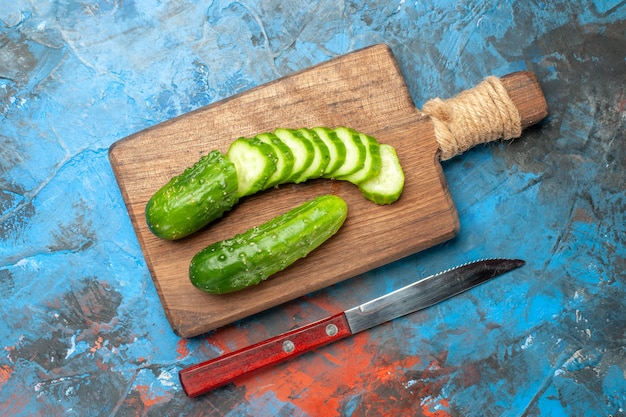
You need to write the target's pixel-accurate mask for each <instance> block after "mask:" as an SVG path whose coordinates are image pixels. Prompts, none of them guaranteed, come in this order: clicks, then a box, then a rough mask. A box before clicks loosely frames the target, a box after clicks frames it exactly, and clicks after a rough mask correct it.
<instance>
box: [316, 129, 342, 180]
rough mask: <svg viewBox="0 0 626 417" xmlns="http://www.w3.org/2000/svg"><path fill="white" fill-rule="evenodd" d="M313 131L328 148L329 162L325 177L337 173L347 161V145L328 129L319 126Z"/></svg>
mask: <svg viewBox="0 0 626 417" xmlns="http://www.w3.org/2000/svg"><path fill="white" fill-rule="evenodd" d="M311 130H312V131H314V132H315V133H317V136H318V137H319V138H320V140H322V141H323V142H324V143H325V144H326V147H327V148H328V157H329V161H328V165H327V166H326V170H325V172H324V175H326V174H327V173H328V172H333V171H336V170H337V169H339V167H340V166H341V165H343V163H344V161H345V160H346V145H344V144H343V142H342V141H341V140H340V139H339V137H337V134H336V133H335V131H334V130H332V129H330V128H328V127H322V126H317V127H314V128H312V129H311Z"/></svg>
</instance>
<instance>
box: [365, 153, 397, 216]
mask: <svg viewBox="0 0 626 417" xmlns="http://www.w3.org/2000/svg"><path fill="white" fill-rule="evenodd" d="M380 157H381V163H382V166H381V169H380V172H379V173H378V175H376V176H375V177H373V178H370V179H368V180H365V181H363V182H361V183H360V184H359V185H358V186H359V190H361V193H363V196H364V197H365V198H367V199H368V200H370V201H372V202H374V203H376V204H391V203H393V202H395V201H397V200H398V199H399V198H400V195H401V194H402V189H403V188H404V172H403V171H402V166H401V165H400V160H399V159H398V155H397V154H396V150H395V149H394V148H393V147H392V146H390V145H387V144H380Z"/></svg>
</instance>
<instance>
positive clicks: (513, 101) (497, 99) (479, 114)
mask: <svg viewBox="0 0 626 417" xmlns="http://www.w3.org/2000/svg"><path fill="white" fill-rule="evenodd" d="M422 112H423V113H425V114H426V115H428V116H430V118H431V120H432V122H433V126H434V130H435V137H436V139H437V142H438V143H439V147H440V149H441V159H442V160H447V159H450V158H452V157H454V156H456V155H459V154H461V153H463V152H465V151H466V150H468V149H470V148H472V147H474V146H476V145H478V144H481V143H488V142H492V141H494V140H497V139H504V140H507V139H513V138H518V137H520V136H521V134H522V130H523V129H524V128H526V127H528V126H530V125H532V124H535V123H537V122H539V121H540V120H541V119H543V118H544V117H545V116H546V115H547V104H546V101H545V98H544V96H543V92H542V91H541V88H540V87H539V84H538V82H537V79H536V78H535V76H534V75H533V74H532V73H530V72H526V71H520V72H515V73H512V74H508V75H506V76H504V77H502V78H498V77H494V76H490V77H487V78H486V79H485V80H484V81H483V82H481V83H480V84H478V85H477V86H476V87H474V88H472V89H470V90H466V91H463V92H462V93H460V94H458V95H457V96H456V97H453V98H451V99H447V100H441V99H440V98H435V99H432V100H430V101H428V102H426V104H424V106H423V108H422Z"/></svg>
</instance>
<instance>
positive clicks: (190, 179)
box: [145, 151, 239, 240]
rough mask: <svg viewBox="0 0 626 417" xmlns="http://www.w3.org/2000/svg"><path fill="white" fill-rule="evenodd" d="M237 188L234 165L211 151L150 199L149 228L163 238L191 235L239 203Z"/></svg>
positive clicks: (147, 209)
mask: <svg viewBox="0 0 626 417" xmlns="http://www.w3.org/2000/svg"><path fill="white" fill-rule="evenodd" d="M238 187H239V185H238V180H237V172H236V170H235V166H234V165H233V164H232V163H231V162H230V161H229V160H228V159H227V158H226V156H225V155H224V154H222V153H221V152H219V151H212V152H210V153H209V154H207V155H205V156H203V157H202V158H201V159H200V160H199V161H198V162H196V163H195V164H194V165H193V166H191V167H189V168H187V169H186V170H185V171H184V172H183V173H182V174H180V175H177V176H175V177H173V178H172V179H171V180H170V181H169V182H168V183H167V184H165V185H164V186H163V187H161V188H160V189H159V190H158V191H157V192H156V193H155V194H154V195H153V196H152V197H151V198H150V200H149V201H148V204H147V205H146V210H145V215H146V222H147V223H148V227H149V228H150V230H151V231H152V233H154V234H155V235H156V236H158V237H160V238H162V239H167V240H176V239H181V238H183V237H185V236H188V235H190V234H192V233H194V232H196V231H198V230H200V229H202V228H203V227H204V226H206V225H207V224H209V223H211V222H212V221H214V220H216V219H218V218H220V217H221V216H222V215H223V214H224V212H226V211H228V210H230V209H231V208H232V207H233V206H234V205H235V204H237V202H238V200H239V197H238V194H237V190H238Z"/></svg>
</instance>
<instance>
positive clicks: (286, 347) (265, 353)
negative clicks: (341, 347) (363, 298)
mask: <svg viewBox="0 0 626 417" xmlns="http://www.w3.org/2000/svg"><path fill="white" fill-rule="evenodd" d="M351 334H352V332H351V331H350V326H349V325H348V322H347V321H346V317H345V315H344V314H343V313H339V314H336V315H334V316H332V317H329V318H326V319H322V320H320V321H317V322H315V323H311V324H308V325H306V326H303V327H299V328H297V329H294V330H291V331H289V332H287V333H283V334H281V335H280V336H276V337H274V338H272V339H268V340H265V341H263V342H259V343H256V344H254V345H251V346H248V347H246V348H243V349H240V350H237V351H234V352H230V353H227V354H225V355H222V356H219V357H217V358H215V359H211V360H208V361H206V362H203V363H200V364H197V365H192V366H190V367H187V368H185V369H182V370H181V371H180V372H179V373H178V376H179V378H180V383H181V385H182V386H183V390H184V391H185V394H187V395H188V396H189V397H197V396H199V395H202V394H205V393H207V392H208V391H211V390H212V389H215V388H218V387H220V386H222V385H226V384H228V383H229V382H232V381H234V380H235V379H237V378H239V377H241V376H244V375H247V374H249V373H251V372H254V371H257V370H259V369H261V368H265V367H268V366H271V365H276V364H278V363H280V362H283V361H286V360H288V359H291V358H294V357H296V356H298V355H300V354H302V353H305V352H308V351H309V350H311V349H315V348H318V347H321V346H324V345H326V344H328V343H331V342H334V341H337V340H339V339H343V338H344V337H347V336H350V335H351Z"/></svg>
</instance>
